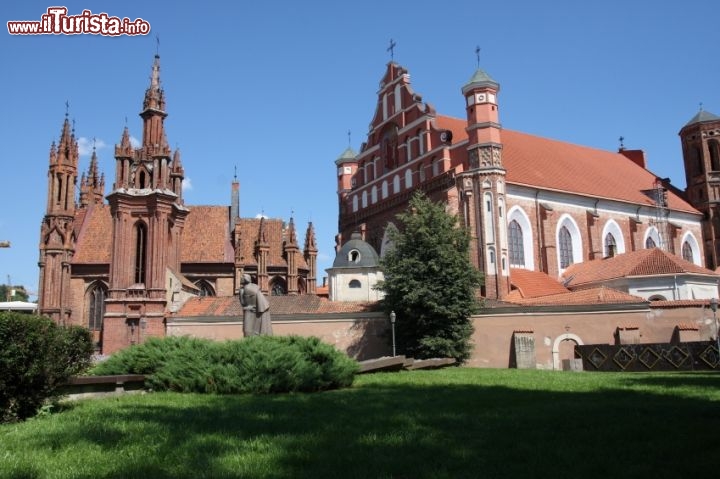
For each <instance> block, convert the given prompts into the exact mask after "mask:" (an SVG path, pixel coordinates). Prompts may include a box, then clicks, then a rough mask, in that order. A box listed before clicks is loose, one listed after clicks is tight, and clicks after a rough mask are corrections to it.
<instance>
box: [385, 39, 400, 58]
mask: <svg viewBox="0 0 720 479" xmlns="http://www.w3.org/2000/svg"><path fill="white" fill-rule="evenodd" d="M396 45H397V43H395V41H394V40H393V39H392V38H391V39H390V46H389V47H387V50H385V51H387V52H390V61H393V60H394V59H395V46H396Z"/></svg>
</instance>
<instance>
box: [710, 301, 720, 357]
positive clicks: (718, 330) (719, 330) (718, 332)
mask: <svg viewBox="0 0 720 479" xmlns="http://www.w3.org/2000/svg"><path fill="white" fill-rule="evenodd" d="M717 308H718V300H717V298H711V299H710V309H712V312H713V321H714V322H715V340H716V341H717V348H718V363H720V325H718V320H717ZM718 365H720V364H716V367H717V366H718Z"/></svg>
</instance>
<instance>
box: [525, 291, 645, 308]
mask: <svg viewBox="0 0 720 479" xmlns="http://www.w3.org/2000/svg"><path fill="white" fill-rule="evenodd" d="M645 301H646V300H645V299H643V298H640V297H638V296H633V295H630V294H627V293H623V292H622V291H618V290H615V289H612V288H608V287H605V286H601V287H599V288H588V289H583V290H580V291H571V292H567V293H560V294H551V295H549V296H540V297H537V298H520V299H515V300H513V301H512V302H513V303H516V304H519V305H522V306H582V305H589V304H637V303H644V302H645Z"/></svg>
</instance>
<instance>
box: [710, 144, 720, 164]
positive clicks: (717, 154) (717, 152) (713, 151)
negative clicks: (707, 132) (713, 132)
mask: <svg viewBox="0 0 720 479" xmlns="http://www.w3.org/2000/svg"><path fill="white" fill-rule="evenodd" d="M708 151H710V165H711V168H712V169H713V171H720V148H719V147H718V142H717V140H710V141H708Z"/></svg>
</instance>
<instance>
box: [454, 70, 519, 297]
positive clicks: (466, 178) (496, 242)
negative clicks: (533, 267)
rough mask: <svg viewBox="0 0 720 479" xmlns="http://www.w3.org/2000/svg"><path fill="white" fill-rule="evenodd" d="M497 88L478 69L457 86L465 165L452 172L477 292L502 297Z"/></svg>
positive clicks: (505, 279) (506, 283)
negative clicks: (479, 274) (479, 279)
mask: <svg viewBox="0 0 720 479" xmlns="http://www.w3.org/2000/svg"><path fill="white" fill-rule="evenodd" d="M499 90H500V85H499V84H498V83H497V82H496V81H495V80H493V79H492V78H491V77H490V76H489V75H488V74H487V73H485V72H484V71H482V70H480V69H478V70H477V71H476V72H475V74H474V75H473V76H472V78H470V80H469V81H468V82H467V83H466V84H465V85H464V86H463V88H462V93H463V96H464V97H465V109H466V113H467V127H466V131H467V136H468V143H467V164H466V165H465V169H464V171H463V172H462V173H460V174H458V176H457V184H458V190H459V193H460V209H461V218H462V220H463V222H464V224H465V226H466V227H467V228H468V229H469V231H470V234H471V235H472V241H471V261H472V262H473V263H474V265H475V267H477V268H478V269H479V270H481V271H483V273H484V275H485V285H484V287H483V290H482V291H481V293H482V295H483V296H484V297H486V298H488V299H502V298H504V297H505V296H506V295H507V294H508V293H509V291H510V269H509V260H508V241H507V234H506V231H507V228H506V226H505V221H506V219H505V214H506V208H505V168H504V166H503V159H502V149H503V148H502V141H501V125H500V123H499V121H498V103H497V94H498V91H499Z"/></svg>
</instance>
